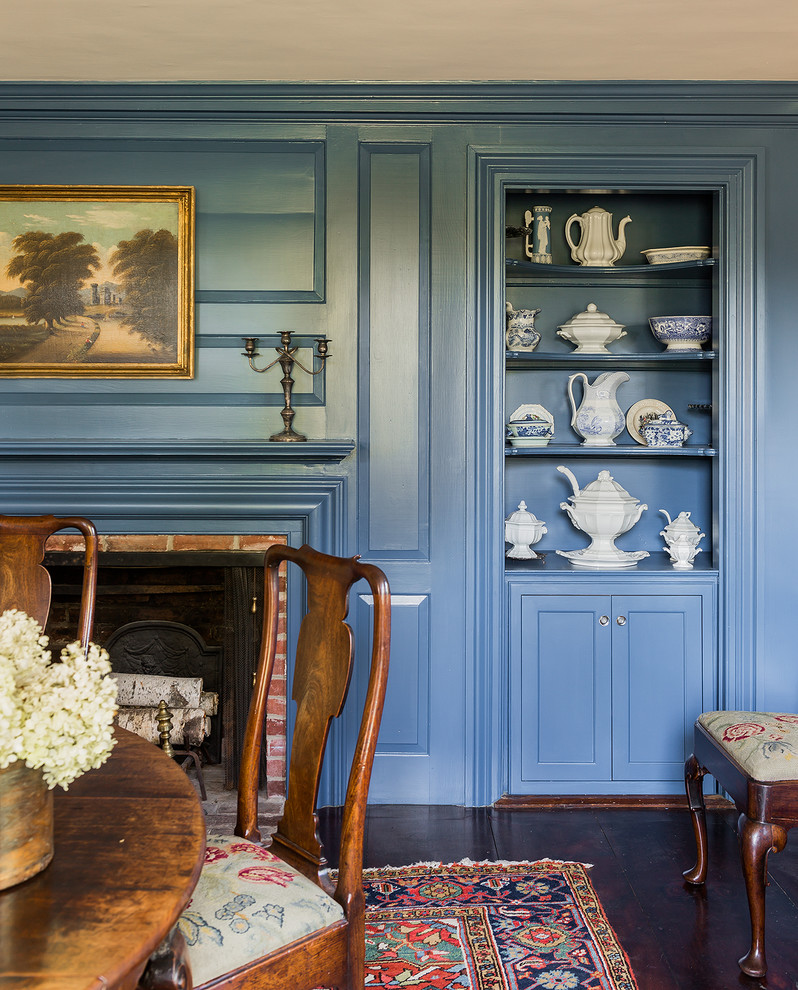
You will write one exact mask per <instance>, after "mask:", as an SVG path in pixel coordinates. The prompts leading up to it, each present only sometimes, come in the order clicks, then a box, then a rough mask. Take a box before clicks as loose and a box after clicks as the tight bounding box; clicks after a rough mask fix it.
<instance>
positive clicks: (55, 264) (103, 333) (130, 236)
mask: <svg viewBox="0 0 798 990" xmlns="http://www.w3.org/2000/svg"><path fill="white" fill-rule="evenodd" d="M193 375H194V189H193V187H191V186H0V377H6V378H7V377H16V378H192V377H193Z"/></svg>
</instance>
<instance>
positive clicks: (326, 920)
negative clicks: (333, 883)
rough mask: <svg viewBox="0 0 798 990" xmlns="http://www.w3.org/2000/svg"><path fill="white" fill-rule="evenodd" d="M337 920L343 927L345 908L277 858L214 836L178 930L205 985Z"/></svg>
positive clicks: (196, 975)
mask: <svg viewBox="0 0 798 990" xmlns="http://www.w3.org/2000/svg"><path fill="white" fill-rule="evenodd" d="M336 922H340V923H341V927H345V916H344V909H343V907H341V905H340V904H339V903H338V902H337V901H336V900H335V899H334V898H333V897H331V896H330V895H329V894H328V893H326V892H325V891H324V890H322V889H321V888H320V887H319V886H317V884H315V883H314V882H313V881H311V880H309V879H308V878H307V877H305V876H303V875H302V874H301V873H300V872H299V871H298V870H295V869H294V868H293V867H291V866H289V865H288V864H287V863H284V862H283V861H282V860H280V859H278V857H277V856H275V855H274V853H271V852H269V850H268V849H265V848H264V847H263V846H262V845H260V844H259V843H256V842H248V841H247V840H245V839H240V838H238V837H237V836H233V835H209V836H208V844H207V846H206V851H205V865H204V866H203V869H202V883H201V885H200V886H199V887H198V888H197V890H196V891H195V893H194V895H193V897H192V899H191V904H190V906H189V908H188V909H187V910H186V911H185V912H184V913H183V915H182V917H181V919H180V922H179V928H180V930H181V932H182V933H183V935H184V937H185V939H186V941H187V943H188V945H189V946H190V948H189V958H190V961H191V974H192V977H193V980H194V984H195V986H201V985H204V984H206V983H208V982H210V981H211V980H213V979H215V978H217V977H219V976H222V975H224V974H225V973H229V972H231V971H233V970H236V969H238V968H240V967H242V966H246V964H247V963H249V962H250V961H251V960H252V959H257V958H258V957H259V956H264V955H268V954H269V953H272V952H275V951H276V950H278V949H281V948H283V946H286V945H288V944H290V943H291V942H296V941H298V940H299V939H301V938H304V937H305V936H306V935H312V934H313V933H314V932H317V931H320V930H321V929H323V928H329V927H330V926H331V925H334V924H335V923H336Z"/></svg>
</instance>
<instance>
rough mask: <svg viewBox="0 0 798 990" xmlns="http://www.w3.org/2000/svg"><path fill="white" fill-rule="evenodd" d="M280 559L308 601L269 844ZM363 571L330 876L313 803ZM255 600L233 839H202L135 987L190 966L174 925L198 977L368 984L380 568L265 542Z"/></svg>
mask: <svg viewBox="0 0 798 990" xmlns="http://www.w3.org/2000/svg"><path fill="white" fill-rule="evenodd" d="M283 561H289V562H291V563H293V564H296V565H298V566H299V567H300V568H301V569H302V571H303V572H304V575H305V578H306V580H307V604H308V608H307V614H306V615H305V617H304V618H303V620H302V625H301V627H300V630H299V638H298V642H297V647H296V658H295V666H294V678H293V692H292V697H293V700H294V701H295V702H296V718H295V723H294V731H293V738H292V746H291V758H290V764H289V767H288V788H287V796H286V802H285V807H284V810H283V816H282V818H281V820H280V822H279V824H278V826H277V832H276V834H275V835H274V836H273V838H272V841H271V845H270V847H269V848H266V847H264V846H263V845H261V844H260V833H259V831H258V808H257V799H258V766H259V759H260V748H261V737H262V734H263V726H264V719H265V717H266V699H267V693H268V688H269V681H270V678H271V675H272V670H273V667H274V658H275V653H276V651H277V648H278V647H277V637H278V611H279V609H278V568H279V567H280V565H281V564H282V563H283ZM360 579H364V580H365V581H367V582H368V585H369V588H370V591H371V594H372V596H373V603H374V620H373V642H372V649H371V667H370V672H369V678H368V686H367V688H366V694H365V703H364V706H363V712H362V716H361V721H360V731H359V734H358V738H357V742H356V744H355V749H354V758H353V760H352V766H351V771H350V774H349V783H348V787H347V792H346V799H345V805H344V811H343V819H342V829H341V841H340V849H339V860H338V864H339V865H338V877H337V881H336V882H332V881H331V879H330V877H329V876H328V874H327V869H326V867H327V863H326V860H325V857H324V853H323V851H322V847H321V843H320V841H319V837H318V834H317V823H318V819H317V816H316V812H315V804H316V799H317V794H318V788H319V778H320V775H321V767H322V759H323V756H324V749H325V745H326V742H327V736H328V732H329V728H330V722H331V720H332V718H333V717H336V716H338V715H340V714H341V711H342V709H343V707H344V702H345V700H346V695H347V691H348V688H349V682H350V679H351V675H352V667H353V646H354V644H353V636H352V630H351V629H350V627H349V626H348V625H347V624H346V622H345V621H344V620H345V617H346V614H347V610H348V598H349V591H350V589H351V587H352V585H353V584H355V583H356V582H357V581H359V580H360ZM264 601H265V614H264V625H263V638H262V646H261V654H260V657H259V660H258V667H257V672H256V676H255V685H254V688H253V694H252V701H251V705H250V709H249V716H248V721H247V727H246V733H245V738H244V746H243V752H242V762H241V773H240V776H239V789H238V820H237V824H236V828H235V835H234V836H230V835H226V836H223V835H209V836H208V844H207V852H206V856H205V865H204V867H203V871H202V875H201V877H200V880H199V883H198V885H197V888H196V890H195V892H194V896H193V897H192V899H191V902H190V903H189V905H188V908H187V909H186V911H185V912H184V913H183V915H182V916H181V918H180V921H179V923H178V928H177V931H178V948H177V949H176V951H175V952H168V951H167V952H166V953H164V952H163V951H162V952H161V954H160V958H159V959H157V960H154V961H153V962H152V965H151V966H150V968H149V971H148V972H146V973H145V976H144V978H143V979H142V982H141V984H140V985H141V986H142V987H149V988H155V987H158V988H166V987H173V988H177V987H179V986H180V985H181V984H180V982H179V981H180V979H181V978H183V977H184V975H185V971H184V969H183V968H182V967H181V965H180V960H179V959H176V958H175V956H176V954H178V955H179V952H180V949H179V942H180V935H182V936H184V938H185V941H186V942H187V943H188V963H189V964H190V967H191V971H192V973H193V979H194V986H195V987H203V988H205V987H207V988H210V987H221V986H224V987H225V990H233V988H244V987H253V988H254V987H257V988H258V990H287V988H289V987H290V988H291V990H313V988H315V987H325V988H326V987H335V988H339V990H363V983H364V957H365V913H364V910H365V909H364V894H363V885H362V870H363V839H364V827H365V817H366V800H367V796H368V787H369V780H370V777H371V768H372V763H373V760H374V752H375V747H376V744H377V734H378V732H379V726H380V718H381V715H382V708H383V703H384V699H385V687H386V682H387V678H388V655H389V645H390V591H389V588H388V582H387V580H386V578H385V575H384V574H383V573H382V571H380V570H379V568H377V567H375V566H373V565H371V564H364V563H361V562H360V561H359V559H358V558H357V557H353V558H343V557H331V556H328V555H326V554H322V553H318V552H317V551H315V550H313V549H311V548H310V547H307V546H304V547H302V548H301V549H299V550H295V549H292V548H291V547H284V546H273V547H271V548H270V549H269V550H268V551H267V552H266V558H265V593H264ZM164 974H166V975H164ZM175 974H177V977H175ZM181 974H182V976H181Z"/></svg>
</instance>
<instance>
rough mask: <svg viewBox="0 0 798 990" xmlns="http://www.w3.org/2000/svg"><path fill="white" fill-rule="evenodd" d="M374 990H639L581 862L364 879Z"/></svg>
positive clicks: (424, 868) (397, 870)
mask: <svg viewBox="0 0 798 990" xmlns="http://www.w3.org/2000/svg"><path fill="white" fill-rule="evenodd" d="M364 887H365V891H366V906H367V914H366V987H367V988H376V987H388V988H397V990H398V988H400V987H402V988H409V987H412V988H417V990H533V988H534V990H537V988H542V990H572V988H577V987H578V988H585V990H637V984H636V983H635V979H634V977H633V975H632V971H631V968H630V966H629V961H628V959H627V958H626V955H625V954H624V952H623V949H621V947H620V945H619V944H618V939H617V938H616V936H615V933H614V932H613V930H612V928H611V927H610V925H609V923H608V921H607V918H606V916H605V914H604V911H603V910H602V907H601V904H600V903H599V899H598V897H597V896H596V892H595V891H594V889H593V885H592V884H591V883H590V880H588V878H587V874H586V872H585V869H584V867H583V866H581V865H580V864H579V863H561V862H556V861H550V860H543V861H541V862H537V863H470V862H468V861H466V862H463V863H454V864H449V865H444V864H422V865H416V866H403V867H387V868H385V869H378V870H366V871H365V873H364Z"/></svg>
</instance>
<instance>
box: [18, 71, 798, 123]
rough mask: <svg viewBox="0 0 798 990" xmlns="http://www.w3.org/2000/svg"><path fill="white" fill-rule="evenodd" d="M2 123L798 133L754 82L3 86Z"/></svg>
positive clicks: (790, 91) (782, 85)
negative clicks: (519, 125)
mask: <svg viewBox="0 0 798 990" xmlns="http://www.w3.org/2000/svg"><path fill="white" fill-rule="evenodd" d="M0 106H1V107H2V109H1V110H0V119H6V120H10V119H20V120H24V121H30V120H35V119H36V118H48V117H51V116H52V115H56V116H58V117H60V118H63V119H65V118H67V117H69V116H73V117H81V116H84V115H89V116H93V115H96V114H103V115H113V117H114V118H115V121H119V122H122V121H124V120H125V118H130V119H136V120H138V121H141V120H145V119H147V118H151V119H157V118H158V117H164V116H168V117H170V118H171V119H181V118H182V119H188V118H190V119H191V120H192V121H195V122H197V121H202V120H217V121H218V120H219V116H220V115H223V119H224V120H225V122H235V121H236V120H237V119H240V120H244V121H246V122H247V123H248V124H251V123H253V122H254V123H258V122H259V121H260V120H261V119H262V117H263V116H266V117H268V118H269V119H270V120H272V121H281V122H293V123H296V124H301V123H303V122H304V123H307V122H311V121H314V122H315V121H318V120H323V121H325V122H326V121H366V120H374V119H379V120H381V121H384V120H385V117H386V115H387V116H391V117H396V118H402V119H413V120H416V121H429V120H435V121H441V120H442V119H449V120H452V121H453V122H466V121H488V122H491V123H496V122H497V121H498V120H501V121H502V122H507V121H510V120H514V121H531V120H535V119H546V120H549V121H551V120H556V119H560V120H567V121H571V122H574V121H577V120H579V119H580V118H584V117H588V116H589V117H590V118H591V119H596V118H601V119H604V120H606V119H609V118H616V119H624V120H632V119H633V120H635V121H637V122H641V121H645V120H651V121H653V122H655V123H658V124H661V123H662V122H663V121H662V114H663V113H667V114H668V120H667V122H668V123H669V124H673V123H675V122H678V121H699V120H700V122H701V123H708V122H710V121H722V120H733V121H734V122H736V123H738V124H742V123H744V122H745V121H746V120H747V119H750V120H752V121H753V120H755V121H758V122H760V123H761V122H762V120H763V118H766V119H767V120H768V121H769V122H771V123H777V122H778V123H781V124H790V125H793V126H794V125H795V124H796V123H798V83H796V82H755V81H754V82H751V81H728V82H727V81H720V82H716V81H712V82H702V81H692V80H690V81H687V80H685V81H681V80H680V81H647V80H642V81H641V80H629V81H607V82H601V81H598V82H597V81H583V82H527V81H510V82H484V83H482V82H468V83H459V82H454V83H434V82H417V83H394V82H385V83H379V82H365V83H359V82H340V83H310V82H308V83H265V82H259V83H204V82H196V83H88V82H87V83H51V82H43V83H36V82H30V83H19V82H8V83H0Z"/></svg>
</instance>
